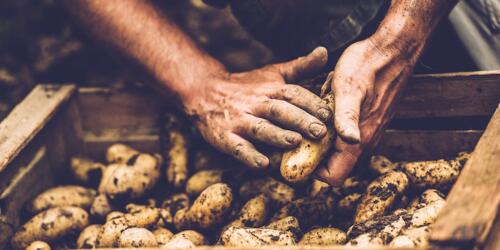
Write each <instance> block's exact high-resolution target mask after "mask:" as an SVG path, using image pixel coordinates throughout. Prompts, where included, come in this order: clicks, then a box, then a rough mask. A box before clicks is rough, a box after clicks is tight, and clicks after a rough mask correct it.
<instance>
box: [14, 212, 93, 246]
mask: <svg viewBox="0 0 500 250" xmlns="http://www.w3.org/2000/svg"><path fill="white" fill-rule="evenodd" d="M88 224H89V215H88V214H87V212H86V211H85V210H83V209H82V208H79V207H72V206H63V207H55V208H50V209H48V210H45V211H43V212H41V213H39V214H37V215H35V216H34V217H33V218H31V219H30V220H29V221H28V222H26V223H25V224H24V225H23V226H22V227H21V228H20V229H19V230H18V231H17V232H16V233H15V234H14V237H12V240H11V245H12V247H13V248H15V249H24V248H26V247H27V246H28V245H29V244H30V243H31V242H33V241H35V240H41V241H45V242H48V243H51V242H53V241H55V240H58V239H61V238H63V237H64V236H66V235H69V234H72V233H75V232H79V231H81V230H82V229H83V228H85V227H86V226H87V225H88Z"/></svg>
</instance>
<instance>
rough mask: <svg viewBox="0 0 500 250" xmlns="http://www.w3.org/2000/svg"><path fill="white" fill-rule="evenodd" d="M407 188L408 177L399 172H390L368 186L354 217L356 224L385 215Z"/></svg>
mask: <svg viewBox="0 0 500 250" xmlns="http://www.w3.org/2000/svg"><path fill="white" fill-rule="evenodd" d="M407 187H408V177H406V175H405V174H404V173H402V172H399V171H390V172H388V173H386V174H385V175H382V176H380V177H378V178H377V179H375V180H374V181H373V182H372V183H370V185H368V187H367V188H366V192H365V193H364V194H363V197H362V198H361V202H360V203H359V205H358V207H357V209H356V213H355V215H354V223H360V222H363V221H367V220H370V219H372V218H374V217H376V216H380V215H383V214H384V213H385V212H387V211H388V210H389V209H390V208H391V206H392V205H393V204H394V202H395V200H396V198H397V197H398V196H400V195H401V194H402V193H403V192H404V191H405V190H406V188H407Z"/></svg>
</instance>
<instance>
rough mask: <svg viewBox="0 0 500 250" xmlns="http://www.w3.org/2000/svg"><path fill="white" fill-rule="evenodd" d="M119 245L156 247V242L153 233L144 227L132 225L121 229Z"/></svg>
mask: <svg viewBox="0 0 500 250" xmlns="http://www.w3.org/2000/svg"><path fill="white" fill-rule="evenodd" d="M118 246H119V247H134V248H138V247H156V246H158V243H157V242H156V238H155V236H154V234H153V233H152V232H151V231H149V230H147V229H145V228H137V227H132V228H128V229H126V230H125V231H123V232H122V233H121V235H120V238H119V239H118Z"/></svg>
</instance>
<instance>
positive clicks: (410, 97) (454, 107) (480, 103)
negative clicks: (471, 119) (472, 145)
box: [303, 70, 500, 119]
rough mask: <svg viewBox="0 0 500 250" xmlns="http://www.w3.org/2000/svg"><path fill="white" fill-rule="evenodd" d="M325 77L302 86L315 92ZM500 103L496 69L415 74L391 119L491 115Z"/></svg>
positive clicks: (499, 75) (498, 72) (499, 86)
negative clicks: (499, 102) (393, 117)
mask: <svg viewBox="0 0 500 250" xmlns="http://www.w3.org/2000/svg"><path fill="white" fill-rule="evenodd" d="M324 79H325V76H319V77H317V78H315V79H312V80H309V81H306V82H305V83H304V84H303V86H304V87H306V88H308V89H310V90H312V91H314V92H316V93H319V89H320V87H321V85H322V84H323V81H324ZM499 100H500V70H493V71H477V72H462V73H446V74H429V75H415V76H413V77H412V78H411V79H410V80H409V83H408V85H407V87H406V89H405V90H404V93H403V96H402V98H401V100H400V101H399V103H398V104H397V106H396V109H395V118H396V119H398V118H435V117H464V116H491V114H493V112H494V111H495V108H496V106H497V104H498V101H499Z"/></svg>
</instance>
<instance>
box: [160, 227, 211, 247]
mask: <svg viewBox="0 0 500 250" xmlns="http://www.w3.org/2000/svg"><path fill="white" fill-rule="evenodd" d="M178 240H188V241H190V242H191V243H193V245H195V246H203V245H206V244H207V240H206V239H205V236H203V234H201V233H198V232H196V231H194V230H184V231H181V232H178V233H176V234H174V236H172V239H170V241H169V242H168V243H167V244H170V243H171V242H177V243H178Z"/></svg>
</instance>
